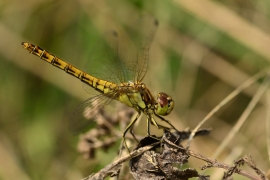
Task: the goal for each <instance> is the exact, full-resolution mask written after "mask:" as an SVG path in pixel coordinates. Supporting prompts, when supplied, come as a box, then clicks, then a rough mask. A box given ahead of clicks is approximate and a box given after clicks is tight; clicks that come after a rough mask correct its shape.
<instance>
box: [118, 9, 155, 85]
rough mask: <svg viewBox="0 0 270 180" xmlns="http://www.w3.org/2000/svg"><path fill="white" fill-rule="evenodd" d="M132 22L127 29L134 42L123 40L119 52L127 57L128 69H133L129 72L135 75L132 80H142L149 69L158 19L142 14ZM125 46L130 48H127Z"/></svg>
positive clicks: (131, 75)
mask: <svg viewBox="0 0 270 180" xmlns="http://www.w3.org/2000/svg"><path fill="white" fill-rule="evenodd" d="M130 22H132V23H130V24H127V27H126V28H125V29H126V32H127V35H128V37H130V38H131V41H132V42H131V43H129V44H130V45H128V44H125V42H126V41H123V42H124V43H123V44H122V46H120V48H119V49H120V50H119V54H120V56H124V57H125V62H126V66H127V69H131V71H129V72H128V73H129V76H130V77H133V79H132V81H139V82H141V81H142V79H143V78H144V76H145V74H146V72H147V69H148V62H149V49H150V46H151V43H152V41H153V38H154V36H155V33H156V30H157V28H158V20H157V19H156V18H154V17H152V16H150V15H146V14H142V15H140V16H139V17H135V18H134V21H132V20H130ZM125 47H128V49H127V50H125Z"/></svg>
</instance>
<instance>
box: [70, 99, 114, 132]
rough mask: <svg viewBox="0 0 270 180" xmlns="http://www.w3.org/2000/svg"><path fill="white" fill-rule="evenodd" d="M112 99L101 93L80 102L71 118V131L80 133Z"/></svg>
mask: <svg viewBox="0 0 270 180" xmlns="http://www.w3.org/2000/svg"><path fill="white" fill-rule="evenodd" d="M112 100H113V98H110V97H108V96H104V95H103V94H99V95H96V96H94V97H91V98H89V99H87V100H85V101H84V102H82V103H81V104H79V106H77V108H76V109H75V110H74V112H73V113H72V116H71V119H70V124H69V128H70V130H71V132H72V133H73V134H78V133H79V132H80V131H81V130H82V129H84V128H85V127H88V126H89V125H90V124H91V123H93V122H95V120H96V119H97V118H98V116H99V115H100V112H101V111H102V109H103V108H104V106H105V105H107V104H109V103H110V102H111V101H112Z"/></svg>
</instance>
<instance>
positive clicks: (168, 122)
mask: <svg viewBox="0 0 270 180" xmlns="http://www.w3.org/2000/svg"><path fill="white" fill-rule="evenodd" d="M155 115H156V116H157V117H158V118H160V119H161V120H162V121H165V122H166V123H167V124H169V125H170V126H171V127H172V128H173V129H174V130H176V131H177V132H179V131H178V129H176V128H175V127H174V125H172V123H170V121H168V120H166V119H164V118H163V117H161V116H159V115H157V114H155ZM154 121H155V120H154ZM158 126H160V125H158Z"/></svg>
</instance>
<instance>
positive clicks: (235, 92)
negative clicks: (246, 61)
mask: <svg viewBox="0 0 270 180" xmlns="http://www.w3.org/2000/svg"><path fill="white" fill-rule="evenodd" d="M267 73H269V69H268V68H265V69H263V70H261V71H260V72H258V73H257V74H255V75H254V76H252V77H251V78H249V79H248V80H247V81H245V82H244V83H243V84H241V85H240V86H239V87H238V88H236V89H235V90H234V91H233V92H231V93H230V94H229V95H228V96H227V97H226V98H225V99H223V100H222V101H221V102H220V103H219V104H218V105H217V106H216V107H215V108H214V109H213V110H212V111H210V112H209V113H208V114H207V115H206V117H205V118H204V119H203V120H202V121H201V122H200V123H199V124H198V125H197V126H196V128H195V129H194V130H193V131H192V133H191V135H190V137H189V140H188V142H187V147H189V146H190V143H191V140H192V139H193V137H194V136H195V134H196V132H197V131H198V129H199V128H200V127H201V126H202V125H203V124H204V123H205V122H206V121H207V120H208V119H209V118H210V117H211V116H213V115H214V113H216V112H217V111H218V110H219V109H220V108H221V107H222V106H224V105H225V104H227V103H228V102H229V101H230V100H232V99H233V98H234V97H235V96H236V95H238V94H239V93H240V92H242V91H243V90H244V89H245V88H247V87H249V86H250V85H251V84H253V83H254V82H256V81H257V80H258V79H260V78H262V77H263V76H265V75H266V74H267Z"/></svg>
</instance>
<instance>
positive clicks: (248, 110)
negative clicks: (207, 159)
mask: <svg viewBox="0 0 270 180" xmlns="http://www.w3.org/2000/svg"><path fill="white" fill-rule="evenodd" d="M267 81H268V77H266V78H265V79H264V82H263V83H262V84H261V86H260V88H259V89H258V91H257V93H256V94H255V95H254V96H253V98H252V100H251V101H250V103H249V104H248V106H247V108H246V109H245V111H244V112H243V114H242V115H241V117H240V118H239V120H238V121H237V123H236V124H235V126H234V127H233V128H232V129H231V131H230V132H229V133H228V136H227V137H226V138H225V139H224V140H223V141H222V143H221V144H220V145H219V146H218V148H217V150H216V151H215V152H214V154H213V156H212V158H216V157H218V156H219V155H220V154H221V152H222V151H223V150H224V149H225V147H227V145H228V144H229V143H230V141H231V140H232V139H233V137H234V136H235V134H236V133H237V132H238V131H239V129H240V128H241V127H242V126H243V124H244V122H245V121H246V119H247V117H248V116H249V115H250V113H251V111H252V110H253V109H254V107H255V106H256V104H257V103H258V101H259V100H260V98H261V97H262V95H263V94H264V93H265V91H266V89H267V88H268V82H267Z"/></svg>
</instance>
